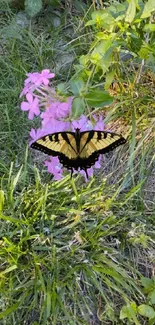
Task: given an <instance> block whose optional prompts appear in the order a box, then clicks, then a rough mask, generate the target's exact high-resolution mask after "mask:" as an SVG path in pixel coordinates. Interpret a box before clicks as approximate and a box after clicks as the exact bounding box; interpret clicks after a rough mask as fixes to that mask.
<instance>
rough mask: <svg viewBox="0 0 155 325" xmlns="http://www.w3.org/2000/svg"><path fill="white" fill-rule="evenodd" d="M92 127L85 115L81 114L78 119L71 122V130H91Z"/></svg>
mask: <svg viewBox="0 0 155 325" xmlns="http://www.w3.org/2000/svg"><path fill="white" fill-rule="evenodd" d="M92 128H93V125H92V123H91V121H90V120H89V119H88V118H87V117H86V116H85V115H81V116H80V119H79V120H74V121H73V122H72V129H73V131H75V130H76V129H80V131H88V130H92Z"/></svg>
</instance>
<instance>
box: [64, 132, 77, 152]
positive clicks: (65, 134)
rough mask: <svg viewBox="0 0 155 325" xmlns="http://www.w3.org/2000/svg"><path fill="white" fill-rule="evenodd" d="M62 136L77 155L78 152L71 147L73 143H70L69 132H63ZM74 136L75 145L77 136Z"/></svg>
mask: <svg viewBox="0 0 155 325" xmlns="http://www.w3.org/2000/svg"><path fill="white" fill-rule="evenodd" d="M69 134H71V133H69ZM61 136H62V137H63V139H64V140H65V141H66V142H67V143H68V145H69V146H70V147H71V148H72V149H73V151H74V152H75V153H77V151H76V150H75V148H74V147H73V146H72V145H71V143H70V140H69V138H68V135H67V132H66V133H65V132H62V133H61ZM72 136H73V137H74V139H75V143H76V138H75V135H74V133H72Z"/></svg>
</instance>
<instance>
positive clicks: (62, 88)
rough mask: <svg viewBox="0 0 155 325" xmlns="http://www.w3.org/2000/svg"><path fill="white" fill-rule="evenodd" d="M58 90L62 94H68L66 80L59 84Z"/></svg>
mask: <svg viewBox="0 0 155 325" xmlns="http://www.w3.org/2000/svg"><path fill="white" fill-rule="evenodd" d="M57 92H58V94H60V95H66V94H67V93H68V91H67V88H66V83H65V82H61V83H60V84H58V85H57Z"/></svg>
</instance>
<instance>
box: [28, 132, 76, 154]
mask: <svg viewBox="0 0 155 325" xmlns="http://www.w3.org/2000/svg"><path fill="white" fill-rule="evenodd" d="M31 147H32V148H34V149H38V150H40V151H42V152H44V153H46V154H48V155H51V156H59V154H63V155H65V156H66V157H68V158H69V159H76V157H77V150H76V139H75V135H74V133H71V132H58V133H53V134H51V135H47V136H44V137H42V138H40V139H38V140H36V142H34V143H32V144H31Z"/></svg>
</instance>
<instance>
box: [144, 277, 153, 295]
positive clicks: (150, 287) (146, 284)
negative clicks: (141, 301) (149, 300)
mask: <svg viewBox="0 0 155 325" xmlns="http://www.w3.org/2000/svg"><path fill="white" fill-rule="evenodd" d="M141 283H142V285H143V287H144V288H145V289H146V290H147V291H145V292H150V291H152V290H153V289H154V283H153V279H149V278H146V277H144V276H143V277H142V278H141Z"/></svg>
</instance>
